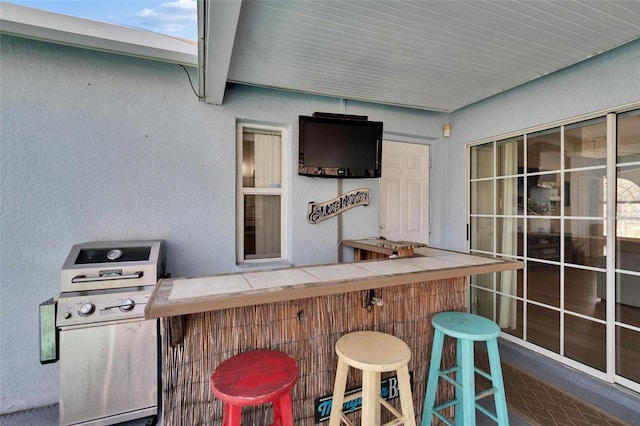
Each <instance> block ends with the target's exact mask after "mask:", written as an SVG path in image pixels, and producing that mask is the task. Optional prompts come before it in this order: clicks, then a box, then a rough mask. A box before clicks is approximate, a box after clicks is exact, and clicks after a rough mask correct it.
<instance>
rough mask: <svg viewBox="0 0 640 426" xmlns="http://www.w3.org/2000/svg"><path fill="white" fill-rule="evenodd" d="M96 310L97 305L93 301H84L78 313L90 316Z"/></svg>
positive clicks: (82, 315)
mask: <svg viewBox="0 0 640 426" xmlns="http://www.w3.org/2000/svg"><path fill="white" fill-rule="evenodd" d="M95 310H96V307H95V305H94V304H93V303H91V302H87V303H83V304H82V306H80V309H79V310H78V314H80V316H81V317H88V316H89V315H91V314H92V313H93V312H94V311H95Z"/></svg>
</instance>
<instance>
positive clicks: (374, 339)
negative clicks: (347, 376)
mask: <svg viewBox="0 0 640 426" xmlns="http://www.w3.org/2000/svg"><path fill="white" fill-rule="evenodd" d="M336 353H337V354H338V356H339V357H341V358H343V359H344V360H345V361H346V362H347V364H349V365H350V366H352V367H354V368H357V369H360V370H371V371H380V372H383V371H392V370H396V369H397V368H398V367H401V366H403V365H406V364H407V363H409V361H410V360H411V349H409V346H407V344H406V343H404V342H403V341H402V340H400V339H398V338H397V337H395V336H392V335H390V334H384V333H378V332H376V331H358V332H355V333H349V334H346V335H344V336H343V337H342V338H340V339H339V340H338V341H337V342H336Z"/></svg>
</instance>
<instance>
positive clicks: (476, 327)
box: [421, 312, 509, 426]
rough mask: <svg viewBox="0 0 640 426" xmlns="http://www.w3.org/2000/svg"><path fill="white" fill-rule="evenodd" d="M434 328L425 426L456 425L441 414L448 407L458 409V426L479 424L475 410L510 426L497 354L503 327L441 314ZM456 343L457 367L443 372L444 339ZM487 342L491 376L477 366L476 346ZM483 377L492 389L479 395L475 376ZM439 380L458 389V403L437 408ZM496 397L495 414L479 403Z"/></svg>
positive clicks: (470, 317)
mask: <svg viewBox="0 0 640 426" xmlns="http://www.w3.org/2000/svg"><path fill="white" fill-rule="evenodd" d="M431 324H432V325H433V327H434V329H435V333H434V336H433V349H432V352H431V362H430V365H429V378H428V380H427V389H426V392H425V397H424V407H423V410H422V425H421V426H430V425H431V421H432V418H433V416H435V417H437V418H438V419H439V420H440V421H442V422H444V423H445V424H447V425H453V424H454V423H453V422H452V421H451V420H450V419H449V418H447V417H446V416H444V415H443V414H442V413H440V411H441V410H444V409H446V408H449V407H455V424H456V425H465V426H473V425H475V421H476V416H475V414H476V409H477V410H480V411H482V412H483V413H484V414H486V415H487V416H488V417H489V418H491V419H492V420H494V421H496V422H497V423H498V424H499V425H500V426H508V425H509V417H508V413H507V401H506V397H505V393H504V383H503V380H502V367H501V365H500V354H499V352H498V337H499V336H500V327H499V326H498V324H496V323H495V322H494V321H491V320H490V319H488V318H485V317H482V316H480V315H476V314H470V313H466V312H440V313H438V314H436V315H434V316H433V318H432V319H431ZM445 336H449V337H452V338H455V339H457V340H456V365H455V366H453V367H450V368H446V369H441V368H440V367H441V366H440V362H441V359H442V348H443V343H444V337H445ZM481 341H482V342H486V345H487V353H488V355H489V368H490V372H489V373H487V372H485V371H482V370H481V369H479V368H477V367H476V366H475V362H474V342H481ZM476 373H477V374H480V375H482V376H484V377H485V378H487V379H489V380H490V381H491V385H492V387H491V388H489V389H486V390H484V391H482V392H480V393H476V391H475V374H476ZM439 379H443V380H445V381H447V382H448V383H450V384H452V385H453V386H454V387H455V399H453V400H451V401H446V402H444V403H442V404H440V405H437V406H436V405H435V400H436V391H437V388H438V381H439ZM490 395H493V398H494V402H495V409H496V412H495V414H494V413H492V412H490V411H489V410H488V409H486V408H485V407H483V406H482V405H480V404H478V403H477V401H478V400H480V399H482V398H484V397H487V396H490Z"/></svg>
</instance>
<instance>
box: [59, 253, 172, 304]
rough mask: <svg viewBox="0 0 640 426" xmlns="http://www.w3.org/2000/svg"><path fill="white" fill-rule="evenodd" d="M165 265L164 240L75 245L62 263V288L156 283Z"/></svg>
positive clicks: (106, 287)
mask: <svg viewBox="0 0 640 426" xmlns="http://www.w3.org/2000/svg"><path fill="white" fill-rule="evenodd" d="M163 267H164V242H163V240H149V241H141V240H138V241H101V242H100V241H97V242H87V243H82V244H76V245H74V246H73V247H72V248H71V251H70V252H69V255H68V256H67V260H66V261H65V262H64V265H63V266H62V271H61V291H62V292H68V291H84V290H98V289H110V288H123V287H137V286H146V285H155V284H156V282H157V281H158V278H159V277H160V275H161V274H162V268H163Z"/></svg>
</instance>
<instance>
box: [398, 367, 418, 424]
mask: <svg viewBox="0 0 640 426" xmlns="http://www.w3.org/2000/svg"><path fill="white" fill-rule="evenodd" d="M397 373H398V386H399V387H400V407H401V408H402V412H403V413H404V414H406V416H407V419H408V420H409V424H410V425H412V426H415V424H416V414H415V412H414V411H413V394H412V393H411V385H410V383H411V378H410V377H409V367H408V366H404V367H402V368H401V369H400V370H398V371H397Z"/></svg>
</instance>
